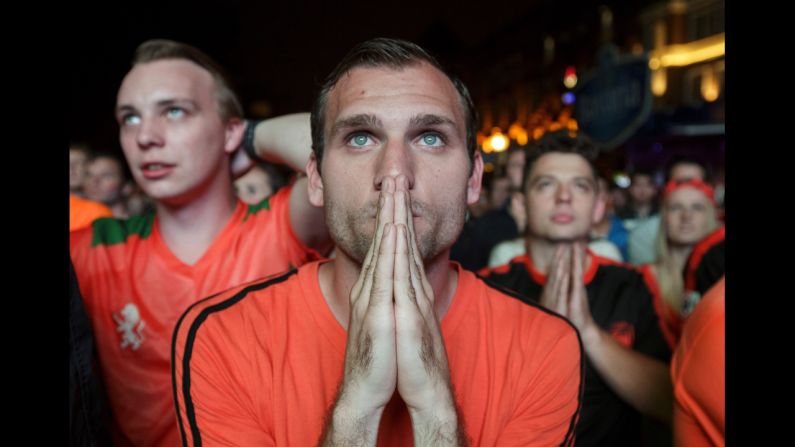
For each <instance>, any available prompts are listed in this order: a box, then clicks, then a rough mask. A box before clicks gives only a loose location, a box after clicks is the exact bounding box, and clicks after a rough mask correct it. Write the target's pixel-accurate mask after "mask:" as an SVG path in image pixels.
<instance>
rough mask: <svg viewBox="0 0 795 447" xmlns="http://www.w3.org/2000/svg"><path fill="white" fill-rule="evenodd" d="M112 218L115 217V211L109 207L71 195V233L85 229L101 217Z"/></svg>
mask: <svg viewBox="0 0 795 447" xmlns="http://www.w3.org/2000/svg"><path fill="white" fill-rule="evenodd" d="M110 216H113V211H111V210H110V208H108V207H107V206H105V205H103V204H101V203H99V202H95V201H93V200H89V199H84V198H82V197H80V196H78V195H75V194H69V231H75V230H79V229H81V228H85V227H87V226H89V225H91V222H93V221H94V220H96V219H98V218H100V217H110Z"/></svg>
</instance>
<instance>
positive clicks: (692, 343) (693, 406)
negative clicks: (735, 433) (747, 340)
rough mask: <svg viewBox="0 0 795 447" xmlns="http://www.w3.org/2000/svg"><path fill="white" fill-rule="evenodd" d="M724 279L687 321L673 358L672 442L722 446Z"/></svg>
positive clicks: (724, 338)
mask: <svg viewBox="0 0 795 447" xmlns="http://www.w3.org/2000/svg"><path fill="white" fill-rule="evenodd" d="M725 281H726V280H725V279H721V280H720V281H719V282H718V283H717V284H716V285H715V286H714V287H713V288H712V289H710V290H709V291H708V292H707V294H706V295H705V296H704V299H702V300H701V302H700V303H698V305H697V306H696V309H695V310H694V311H693V313H692V314H691V315H690V317H689V318H688V319H687V322H686V323H685V327H684V331H683V332H682V339H681V340H680V342H679V346H678V347H677V349H676V352H675V353H674V357H673V361H672V362H671V381H672V382H673V386H674V398H675V399H676V406H675V407H674V444H675V445H677V446H688V447H689V446H697V447H700V446H723V445H724V442H725V441H724V433H725V429H726V427H725V415H726V409H725V404H726V388H725V383H726V372H725V371H726V320H725V315H726V298H725V297H726V282H725Z"/></svg>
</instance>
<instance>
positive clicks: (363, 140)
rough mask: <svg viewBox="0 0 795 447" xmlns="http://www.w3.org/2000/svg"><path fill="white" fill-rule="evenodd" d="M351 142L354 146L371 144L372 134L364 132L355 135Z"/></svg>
mask: <svg viewBox="0 0 795 447" xmlns="http://www.w3.org/2000/svg"><path fill="white" fill-rule="evenodd" d="M348 142H349V144H350V145H351V146H354V147H363V146H367V145H368V144H370V136H369V135H367V134H364V133H358V134H355V135H353V136H352V137H351V138H350V139H349V140H348Z"/></svg>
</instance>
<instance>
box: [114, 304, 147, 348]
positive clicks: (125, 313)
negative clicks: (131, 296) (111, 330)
mask: <svg viewBox="0 0 795 447" xmlns="http://www.w3.org/2000/svg"><path fill="white" fill-rule="evenodd" d="M119 314H121V316H119ZM119 314H115V313H114V314H113V321H115V322H116V324H117V325H118V326H117V327H116V331H117V332H120V333H121V347H122V349H124V348H126V347H128V346H130V347H132V350H133V351H135V350H137V349H138V348H140V347H141V343H143V342H144V340H145V338H144V335H143V330H144V326H145V323H144V322H143V321H141V313H140V312H138V307H136V306H135V304H127V305H126V306H124V307H123V308H122V310H121V312H119Z"/></svg>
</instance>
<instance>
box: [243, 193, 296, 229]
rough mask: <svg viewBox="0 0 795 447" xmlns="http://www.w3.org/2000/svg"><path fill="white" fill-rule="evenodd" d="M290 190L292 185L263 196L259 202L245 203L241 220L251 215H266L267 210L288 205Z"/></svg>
mask: <svg viewBox="0 0 795 447" xmlns="http://www.w3.org/2000/svg"><path fill="white" fill-rule="evenodd" d="M292 190H293V186H292V185H290V186H286V187H284V188H281V189H279V190H278V191H276V192H275V193H273V194H271V195H269V196H268V197H265V198H264V199H262V200H261V201H260V202H259V203H255V204H247V205H245V206H246V213H245V215H244V216H243V220H244V221H246V220H248V219H250V218H252V217H262V216H267V215H268V214H269V211H272V210H274V209H279V208H281V207H289V206H290V194H291V192H292Z"/></svg>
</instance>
